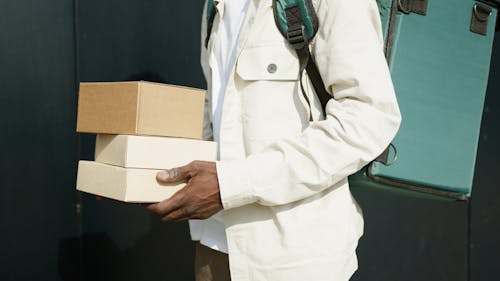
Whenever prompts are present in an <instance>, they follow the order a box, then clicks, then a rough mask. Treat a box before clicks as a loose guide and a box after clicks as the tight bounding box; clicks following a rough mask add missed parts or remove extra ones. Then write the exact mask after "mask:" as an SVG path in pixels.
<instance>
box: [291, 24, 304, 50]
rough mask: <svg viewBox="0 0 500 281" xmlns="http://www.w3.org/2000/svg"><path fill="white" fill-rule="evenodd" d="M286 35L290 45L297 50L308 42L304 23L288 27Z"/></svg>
mask: <svg viewBox="0 0 500 281" xmlns="http://www.w3.org/2000/svg"><path fill="white" fill-rule="evenodd" d="M286 37H287V39H288V42H289V43H290V45H292V46H293V47H294V48H295V49H297V50H299V49H302V48H304V47H305V46H306V45H307V44H308V42H307V37H306V29H305V27H304V25H300V26H297V27H294V28H289V29H288V32H287V36H286Z"/></svg>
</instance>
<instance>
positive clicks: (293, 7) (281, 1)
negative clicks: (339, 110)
mask: <svg viewBox="0 0 500 281" xmlns="http://www.w3.org/2000/svg"><path fill="white" fill-rule="evenodd" d="M273 11H274V20H275V22H276V26H277V27H278V29H279V30H280V32H281V34H283V36H284V37H285V39H286V40H287V41H288V43H290V45H291V46H292V47H293V48H294V49H295V51H296V52H297V56H298V58H299V81H300V87H301V90H302V95H303V96H304V99H305V100H306V102H307V104H308V105H309V109H311V103H310V101H309V98H308V96H307V95H306V92H305V90H304V87H303V84H302V74H303V72H304V70H306V71H307V74H308V76H309V78H310V80H311V83H312V85H313V88H314V91H315V92H316V95H317V96H318V98H319V100H320V102H321V105H322V108H323V111H324V110H325V107H326V104H327V103H328V101H329V100H330V99H331V98H332V97H331V95H330V94H329V93H328V92H327V91H326V88H325V84H324V83H323V79H322V78H321V75H320V73H319V70H318V66H317V65H316V62H315V61H314V58H313V57H312V55H311V52H310V50H309V42H311V40H312V39H313V38H314V36H315V35H316V32H317V31H318V27H319V20H318V16H317V15H316V12H315V10H314V7H313V5H312V0H273ZM309 119H310V120H311V121H312V119H313V118H312V112H311V110H309Z"/></svg>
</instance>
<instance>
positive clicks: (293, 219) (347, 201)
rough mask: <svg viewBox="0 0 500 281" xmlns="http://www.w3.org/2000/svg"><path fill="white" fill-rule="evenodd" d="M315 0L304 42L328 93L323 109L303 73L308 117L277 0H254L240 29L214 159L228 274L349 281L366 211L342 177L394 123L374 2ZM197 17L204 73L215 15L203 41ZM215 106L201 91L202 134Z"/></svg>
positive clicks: (381, 143)
mask: <svg viewBox="0 0 500 281" xmlns="http://www.w3.org/2000/svg"><path fill="white" fill-rule="evenodd" d="M314 2H315V3H314V4H315V8H316V10H317V14H318V17H319V22H320V29H319V31H318V33H317V35H316V37H315V39H314V41H313V42H312V45H311V51H312V53H313V55H314V56H315V58H316V61H317V64H318V67H319V70H320V73H321V75H322V78H323V81H324V83H325V85H326V87H327V89H328V91H329V92H330V93H331V94H332V95H333V96H334V97H335V99H332V100H330V101H329V103H328V105H327V107H326V119H325V118H324V116H322V113H321V112H322V110H321V105H320V103H319V100H318V99H317V98H316V97H315V95H314V92H313V90H312V87H311V85H309V82H308V80H307V76H305V78H304V83H305V84H306V85H307V87H306V91H307V92H308V95H309V99H311V100H312V101H313V102H312V114H313V116H314V120H315V121H313V122H310V121H309V107H308V105H307V103H306V102H305V100H304V98H303V96H302V94H301V92H300V86H299V83H298V82H297V78H298V72H299V70H298V69H299V64H298V59H297V56H296V54H295V51H294V50H293V49H291V48H290V46H288V45H287V43H286V41H285V40H284V38H283V36H282V35H281V33H280V32H279V31H278V29H277V27H276V24H275V22H274V17H273V10H272V0H250V4H249V10H248V12H247V18H246V20H245V23H244V25H243V27H242V32H241V35H240V40H239V45H238V47H237V55H236V58H237V60H236V61H237V62H236V66H235V69H234V71H233V73H232V75H231V77H230V79H229V83H228V87H227V91H226V94H225V98H224V105H223V111H222V124H221V132H220V136H221V142H220V155H221V161H218V162H217V172H218V176H219V185H220V194H221V199H222V203H223V206H224V209H225V211H224V216H223V217H224V221H225V224H226V233H227V237H228V247H229V258H230V268H231V277H232V281H247V280H248V281H250V280H251V281H326V280H332V281H343V280H348V279H349V277H350V276H351V275H352V274H353V272H354V271H355V270H356V269H357V259H356V254H355V249H356V246H357V242H358V239H359V237H360V236H361V235H362V233H363V218H362V214H361V210H360V209H359V208H358V206H357V204H356V202H355V201H354V199H353V198H352V196H351V193H350V191H349V186H348V182H347V176H348V175H350V174H353V173H355V172H356V171H358V170H359V169H361V168H362V167H363V166H364V165H365V164H367V163H368V162H369V161H371V160H372V159H374V158H375V157H376V156H378V155H379V154H380V153H381V152H382V151H383V150H384V149H385V147H387V145H388V144H389V143H390V141H391V140H392V138H393V137H394V135H395V133H396V131H397V129H398V127H399V124H400V118H401V117H400V113H399V109H398V106H397V102H396V98H395V95H394V90H393V86H392V82H391V79H390V74H389V71H388V67H387V64H386V61H385V58H384V55H383V42H382V40H383V39H382V32H381V26H380V19H379V13H378V9H377V5H376V2H375V0H315V1H314ZM203 18H204V20H203V26H202V38H201V39H202V53H201V62H202V67H203V70H204V74H205V77H206V79H207V81H208V83H210V81H211V76H210V67H209V65H208V55H209V53H210V51H211V49H212V41H213V40H214V38H216V37H217V27H218V18H219V17H218V16H217V17H216V18H215V22H214V26H213V32H212V35H211V37H210V42H209V46H208V48H207V49H205V45H204V41H205V37H206V21H205V16H204V17H203ZM270 64H275V65H276V66H277V69H276V71H275V72H274V73H271V72H273V71H271V72H269V71H268V66H269V65H270ZM208 89H210V84H209V85H208ZM210 105H211V101H210V92H208V94H207V102H206V115H205V121H206V122H205V126H204V138H205V139H210V138H211V137H212V130H211V115H210V112H212V110H211V108H210Z"/></svg>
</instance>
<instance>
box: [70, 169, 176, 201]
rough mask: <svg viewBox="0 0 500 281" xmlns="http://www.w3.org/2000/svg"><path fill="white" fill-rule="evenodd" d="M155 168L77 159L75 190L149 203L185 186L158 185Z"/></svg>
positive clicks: (165, 197) (168, 195)
mask: <svg viewBox="0 0 500 281" xmlns="http://www.w3.org/2000/svg"><path fill="white" fill-rule="evenodd" d="M158 171H160V170H150V169H131V168H122V167H117V166H113V165H107V164H102V163H97V162H92V161H80V162H79V165H78V177H77V180H76V189H77V190H80V191H83V192H87V193H91V194H95V195H100V196H103V197H107V198H111V199H116V200H120V201H124V202H136V203H153V202H159V201H162V200H164V199H167V198H169V197H170V196H172V195H173V194H174V193H175V192H177V191H178V190H180V189H181V188H182V187H184V186H185V184H184V183H180V184H169V185H160V184H159V183H158V182H157V181H156V173H157V172H158Z"/></svg>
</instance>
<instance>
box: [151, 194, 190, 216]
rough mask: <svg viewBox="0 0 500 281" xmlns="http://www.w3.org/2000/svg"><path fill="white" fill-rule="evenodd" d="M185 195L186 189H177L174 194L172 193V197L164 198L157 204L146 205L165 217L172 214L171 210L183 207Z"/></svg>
mask: <svg viewBox="0 0 500 281" xmlns="http://www.w3.org/2000/svg"><path fill="white" fill-rule="evenodd" d="M184 196H185V191H184V189H181V190H179V191H177V192H176V193H175V194H174V195H172V197H170V198H169V199H166V200H163V201H161V202H159V203H156V204H150V205H147V206H144V207H145V208H146V209H148V210H149V211H151V212H153V213H155V214H157V215H159V216H161V217H164V216H167V215H168V214H170V213H171V212H173V211H175V210H177V209H179V208H181V207H182V206H183V205H184Z"/></svg>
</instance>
